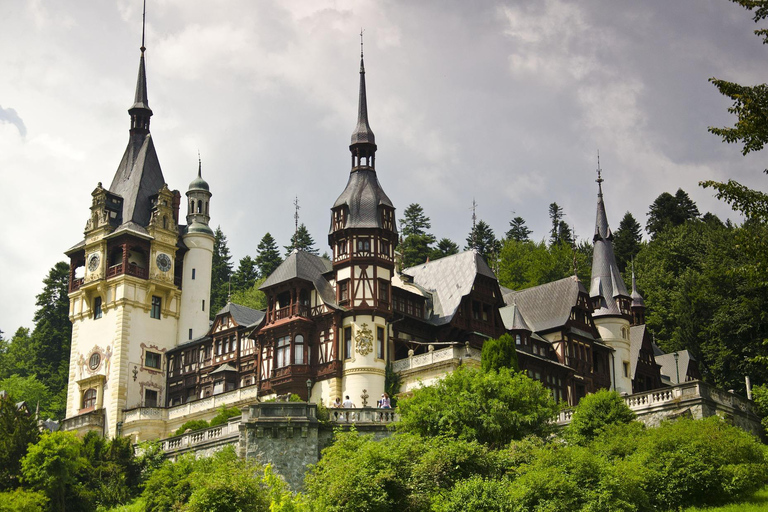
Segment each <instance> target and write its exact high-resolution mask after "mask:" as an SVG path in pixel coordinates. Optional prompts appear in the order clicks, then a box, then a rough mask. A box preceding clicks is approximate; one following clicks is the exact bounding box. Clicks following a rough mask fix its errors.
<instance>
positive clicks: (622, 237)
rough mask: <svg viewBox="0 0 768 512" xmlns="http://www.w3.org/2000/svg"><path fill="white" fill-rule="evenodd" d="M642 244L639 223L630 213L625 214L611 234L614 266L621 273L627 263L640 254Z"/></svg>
mask: <svg viewBox="0 0 768 512" xmlns="http://www.w3.org/2000/svg"><path fill="white" fill-rule="evenodd" d="M642 243H643V235H642V227H641V226H640V223H639V222H637V220H635V217H634V216H633V215H632V214H631V213H629V212H627V213H625V214H624V218H622V219H621V222H620V223H619V228H618V229H617V230H616V231H614V232H613V252H614V253H615V254H616V264H617V265H618V266H619V270H620V271H621V272H624V270H625V269H626V268H627V265H628V264H629V262H630V261H632V259H633V258H634V257H635V256H637V253H638V252H640V247H641V244H642Z"/></svg>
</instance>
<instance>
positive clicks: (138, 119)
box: [128, 0, 152, 134]
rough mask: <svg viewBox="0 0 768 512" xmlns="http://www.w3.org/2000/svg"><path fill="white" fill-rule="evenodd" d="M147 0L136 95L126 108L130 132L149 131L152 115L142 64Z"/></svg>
mask: <svg viewBox="0 0 768 512" xmlns="http://www.w3.org/2000/svg"><path fill="white" fill-rule="evenodd" d="M146 20H147V1H146V0H144V10H143V11H142V15H141V47H140V48H139V49H140V50H141V58H140V59H139V77H138V78H137V80H136V95H135V97H134V100H133V105H132V106H131V108H130V109H129V110H128V113H129V114H130V115H131V133H132V134H133V133H147V132H149V118H150V117H152V109H151V108H149V100H148V99H147V71H146V66H145V64H144V51H145V50H146V48H145V47H144V35H145V32H146Z"/></svg>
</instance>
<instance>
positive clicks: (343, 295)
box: [339, 281, 349, 302]
mask: <svg viewBox="0 0 768 512" xmlns="http://www.w3.org/2000/svg"><path fill="white" fill-rule="evenodd" d="M345 300H349V282H348V281H343V282H341V283H339V302H344V301H345Z"/></svg>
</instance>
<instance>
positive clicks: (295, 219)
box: [293, 196, 301, 249]
mask: <svg viewBox="0 0 768 512" xmlns="http://www.w3.org/2000/svg"><path fill="white" fill-rule="evenodd" d="M300 209H301V206H299V196H296V197H294V199H293V223H294V228H293V229H294V231H293V248H294V249H298V248H299V210H300Z"/></svg>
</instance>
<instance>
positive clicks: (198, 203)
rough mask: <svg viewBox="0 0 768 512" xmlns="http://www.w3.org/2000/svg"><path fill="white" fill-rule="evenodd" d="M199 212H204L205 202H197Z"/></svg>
mask: <svg viewBox="0 0 768 512" xmlns="http://www.w3.org/2000/svg"><path fill="white" fill-rule="evenodd" d="M197 213H203V202H202V201H198V202H197Z"/></svg>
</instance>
